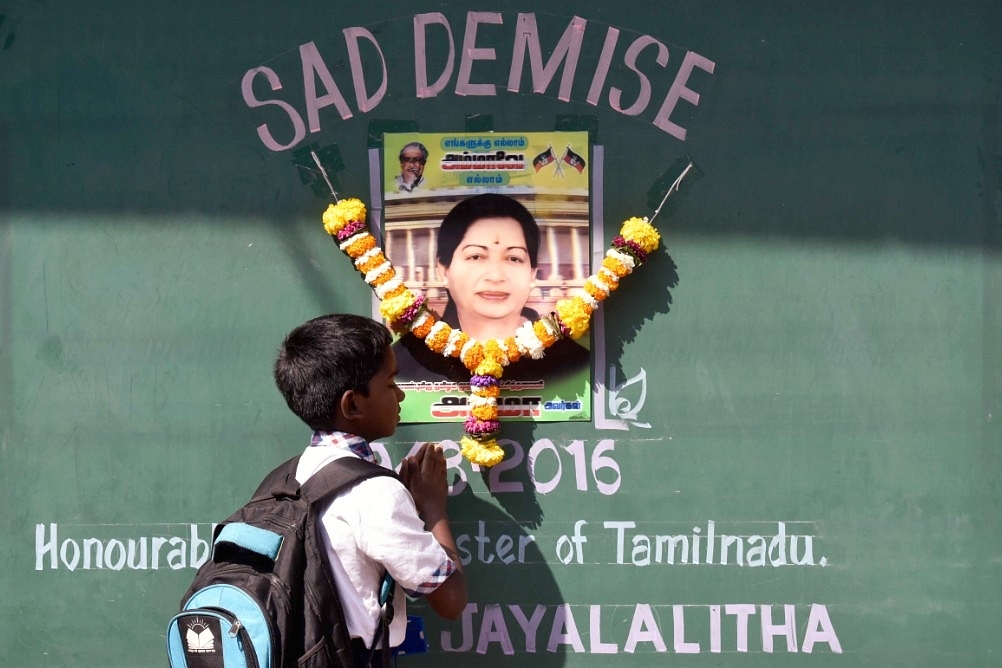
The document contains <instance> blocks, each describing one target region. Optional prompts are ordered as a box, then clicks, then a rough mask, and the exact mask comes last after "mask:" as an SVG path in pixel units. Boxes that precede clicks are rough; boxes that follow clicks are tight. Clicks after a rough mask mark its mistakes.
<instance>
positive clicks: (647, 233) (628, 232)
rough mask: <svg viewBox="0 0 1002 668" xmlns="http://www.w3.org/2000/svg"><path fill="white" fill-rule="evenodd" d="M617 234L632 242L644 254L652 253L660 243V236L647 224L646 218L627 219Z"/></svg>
mask: <svg viewBox="0 0 1002 668" xmlns="http://www.w3.org/2000/svg"><path fill="white" fill-rule="evenodd" d="M619 233H620V235H622V237H623V238H624V239H626V240H627V241H632V242H633V243H635V244H637V245H638V246H640V247H641V248H642V249H644V252H646V253H651V252H653V251H654V250H656V249H657V247H658V244H659V243H661V235H660V234H658V231H657V230H656V229H655V228H654V226H653V225H651V224H650V223H649V222H647V219H646V218H636V217H634V218H630V219H628V220H627V221H626V222H624V223H623V227H622V228H620V230H619Z"/></svg>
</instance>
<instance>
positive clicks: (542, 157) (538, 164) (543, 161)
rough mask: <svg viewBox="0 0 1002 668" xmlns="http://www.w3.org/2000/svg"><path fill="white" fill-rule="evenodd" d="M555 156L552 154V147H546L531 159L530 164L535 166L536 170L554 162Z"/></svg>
mask: <svg viewBox="0 0 1002 668" xmlns="http://www.w3.org/2000/svg"><path fill="white" fill-rule="evenodd" d="M556 160H557V156H555V155H553V147H552V146H550V147H548V148H547V149H546V150H545V151H543V152H542V153H540V154H539V155H537V156H536V157H535V158H533V159H532V166H533V167H535V168H536V171H537V172H538V171H539V170H541V169H542V168H543V167H546V166H547V165H549V164H550V163H552V162H556Z"/></svg>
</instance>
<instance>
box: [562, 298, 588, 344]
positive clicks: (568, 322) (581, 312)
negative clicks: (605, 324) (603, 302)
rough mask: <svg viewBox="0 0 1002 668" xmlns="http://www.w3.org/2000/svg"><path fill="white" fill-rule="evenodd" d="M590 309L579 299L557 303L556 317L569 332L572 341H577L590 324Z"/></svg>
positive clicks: (563, 300)
mask: <svg viewBox="0 0 1002 668" xmlns="http://www.w3.org/2000/svg"><path fill="white" fill-rule="evenodd" d="M591 313H592V310H591V307H590V306H589V305H588V304H586V303H585V302H584V300H583V299H581V298H580V297H572V298H569V299H567V298H565V299H561V300H559V301H558V302H557V316H558V317H559V318H560V322H561V323H563V325H564V327H566V328H567V329H568V330H570V334H569V335H570V337H571V338H572V339H579V338H581V336H582V335H584V333H585V332H587V331H588V327H589V325H590V323H591Z"/></svg>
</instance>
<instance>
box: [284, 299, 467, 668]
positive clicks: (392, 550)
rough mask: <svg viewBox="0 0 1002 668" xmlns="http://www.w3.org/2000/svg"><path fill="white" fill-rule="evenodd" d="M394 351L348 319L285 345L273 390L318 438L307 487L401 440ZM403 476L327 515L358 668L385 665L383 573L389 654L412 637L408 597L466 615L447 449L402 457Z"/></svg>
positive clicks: (338, 317)
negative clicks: (324, 472) (341, 464)
mask: <svg viewBox="0 0 1002 668" xmlns="http://www.w3.org/2000/svg"><path fill="white" fill-rule="evenodd" d="M390 342H391V337H390V334H389V332H388V331H387V329H386V328H385V327H384V326H383V325H381V324H380V323H377V322H375V321H374V320H371V319H369V318H364V317H361V316H356V315H348V314H332V315H326V316H321V317H319V318H315V319H313V320H310V321H309V322H306V323H304V324H302V325H300V326H299V327H297V328H296V329H294V330H293V331H292V332H290V333H289V335H288V336H287V337H286V338H285V341H284V342H283V343H282V346H281V347H280V348H279V351H278V355H277V357H276V360H275V370H274V371H275V383H276V384H277V385H278V388H279V389H280V390H281V392H282V395H283V396H284V397H285V401H286V403H287V404H288V405H289V408H290V409H291V410H292V412H293V413H295V414H296V415H297V416H299V418H300V419H302V420H303V421H304V422H305V423H306V424H307V425H309V427H310V428H311V429H313V438H312V441H311V443H310V446H309V447H308V448H306V451H305V452H304V453H303V454H302V456H301V457H300V460H299V468H298V469H297V472H296V478H297V479H298V480H299V481H300V482H304V481H306V480H308V479H309V478H310V476H311V475H313V474H314V473H316V472H317V471H319V470H320V469H321V468H322V467H323V466H324V465H325V464H326V463H328V462H330V461H332V460H333V459H337V458H340V457H361V458H363V459H368V460H369V461H375V457H374V456H373V453H372V449H371V448H370V447H369V443H370V442H371V441H374V440H376V439H379V438H386V437H388V436H392V435H393V433H394V431H396V427H397V423H398V422H399V421H400V402H401V401H402V400H403V398H404V393H403V391H402V390H400V388H398V387H397V385H396V382H395V377H396V373H397V367H396V359H395V357H394V353H393V350H392V349H391V348H390ZM400 477H401V480H403V483H404V484H403V485H401V484H400V482H399V481H397V480H395V479H394V478H389V477H383V476H380V477H376V478H371V479H368V480H363V481H362V482H360V483H358V484H357V485H355V486H354V487H352V488H351V489H349V490H348V491H347V492H345V493H344V494H341V495H339V496H338V497H336V498H335V499H334V500H333V501H332V502H331V504H330V506H329V507H328V508H327V509H326V510H324V511H323V513H322V514H321V516H320V523H321V533H322V535H323V536H324V543H325V546H326V548H327V556H328V559H329V561H330V567H331V570H332V572H333V576H334V582H335V583H336V585H337V589H338V592H339V594H340V596H341V599H342V605H343V607H344V613H345V620H346V622H347V626H348V632H349V634H350V635H351V637H352V649H353V651H354V654H355V659H356V663H357V665H359V666H364V665H372V666H381V665H383V664H382V661H383V654H382V652H381V651H380V648H381V646H382V644H383V642H385V639H380V640H379V641H378V644H377V646H376V647H373V638H374V636H375V635H376V630H377V628H378V626H379V607H380V606H379V589H380V583H381V581H382V578H383V574H384V573H385V572H388V573H389V574H390V575H391V576H393V579H394V580H395V581H396V583H397V584H396V585H395V586H396V587H397V590H396V592H395V595H394V597H393V619H392V622H391V623H390V627H389V636H390V637H389V644H390V646H391V647H394V646H397V645H399V644H400V643H401V642H403V639H404V633H405V630H406V625H407V617H406V601H405V597H404V596H403V592H406V593H407V594H409V595H411V596H420V595H423V596H424V597H425V598H426V599H427V600H428V603H429V604H430V605H431V607H432V609H433V610H434V611H435V612H436V613H437V614H439V615H441V616H442V617H445V618H447V619H456V618H458V617H459V615H460V613H462V611H463V609H464V607H465V606H466V599H467V593H466V580H465V578H464V576H463V572H462V565H461V562H460V560H459V558H458V556H457V552H456V544H455V540H454V539H453V536H452V530H451V528H450V526H449V518H448V515H447V514H446V509H445V506H446V499H447V496H448V484H447V481H446V467H445V457H444V455H443V454H442V450H441V448H440V447H439V446H437V445H433V444H430V443H427V444H425V445H424V446H423V447H422V448H421V450H420V451H419V452H418V453H417V454H416V455H415V456H413V457H408V458H405V459H404V461H403V462H402V463H401V467H400ZM401 589H402V590H403V592H402V591H401ZM370 657H371V660H372V663H371V664H369V663H367V661H368V660H369V658H370Z"/></svg>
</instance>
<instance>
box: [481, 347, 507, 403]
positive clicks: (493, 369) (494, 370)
mask: <svg viewBox="0 0 1002 668" xmlns="http://www.w3.org/2000/svg"><path fill="white" fill-rule="evenodd" d="M503 372H504V367H503V366H501V362H500V361H499V360H498V359H497V358H495V357H486V356H485V357H484V358H483V359H482V360H481V361H480V364H478V365H477V366H476V367H475V368H474V370H473V373H475V374H477V375H478V376H493V377H494V378H500V377H501V374H502V373H503ZM484 389H494V390H497V389H498V388H496V387H495V388H484ZM477 394H479V395H480V396H482V397H486V396H491V395H489V394H482V393H480V392H478V393H477ZM493 396H495V397H496V396H498V395H497V394H495V395H493Z"/></svg>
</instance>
